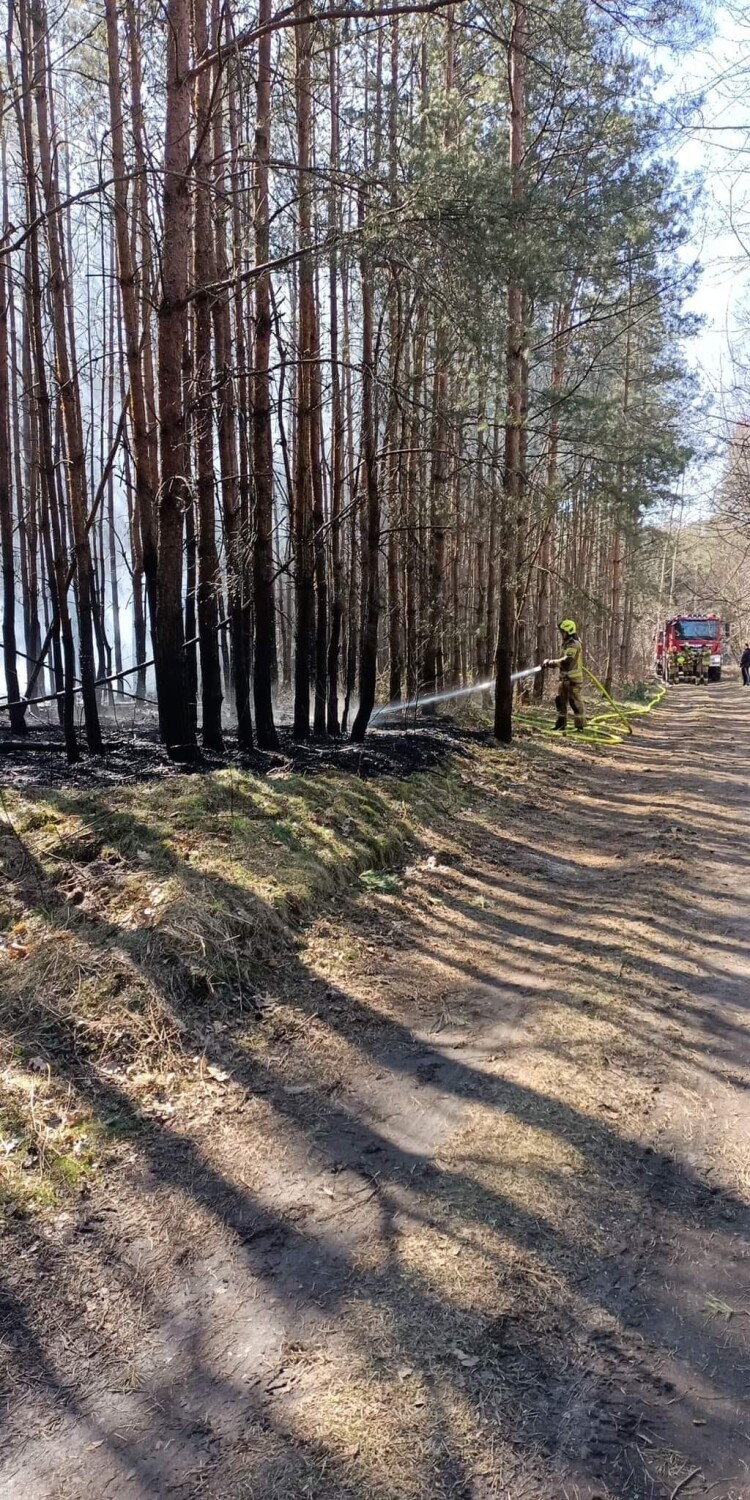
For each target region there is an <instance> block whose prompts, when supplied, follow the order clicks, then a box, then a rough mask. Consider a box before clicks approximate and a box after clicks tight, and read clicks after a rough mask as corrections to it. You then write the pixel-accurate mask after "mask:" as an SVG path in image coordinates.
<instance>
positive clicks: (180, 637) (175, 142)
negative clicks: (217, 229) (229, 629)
mask: <svg viewBox="0 0 750 1500" xmlns="http://www.w3.org/2000/svg"><path fill="white" fill-rule="evenodd" d="M166 46H167V78H166V119H165V140H164V181H163V192H162V214H163V233H162V287H161V302H160V304H159V342H158V370H159V419H160V431H161V444H160V450H161V451H160V458H161V482H160V487H159V553H158V573H157V587H156V663H157V671H156V685H157V696H158V700H159V722H160V726H161V733H162V738H163V739H164V741H165V743H166V745H167V748H168V750H169V753H170V755H172V756H174V757H175V759H193V758H194V756H195V734H194V727H193V716H192V713H191V709H190V705H189V702H188V691H187V688H188V684H187V675H186V664H185V631H184V621H183V605H182V581H183V565H182V550H183V541H184V529H185V528H184V516H185V511H186V509H187V506H188V505H189V504H190V503H191V497H190V494H189V492H188V487H187V484H186V474H187V426H186V414H185V407H184V401H183V389H182V360H183V350H184V347H185V337H186V332H187V290H188V268H189V263H190V184H189V177H188V172H189V163H190V83H189V79H188V65H189V61H190V10H189V5H188V0H168V6H167V35H166Z"/></svg>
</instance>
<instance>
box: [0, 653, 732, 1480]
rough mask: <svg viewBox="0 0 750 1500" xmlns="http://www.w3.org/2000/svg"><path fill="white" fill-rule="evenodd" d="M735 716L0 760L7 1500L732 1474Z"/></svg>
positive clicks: (714, 710) (704, 705)
mask: <svg viewBox="0 0 750 1500" xmlns="http://www.w3.org/2000/svg"><path fill="white" fill-rule="evenodd" d="M749 731H750V693H746V694H745V693H743V690H742V689H741V688H740V687H739V686H737V685H735V684H734V683H732V682H727V683H724V684H722V685H721V686H717V687H715V688H714V687H712V688H711V689H709V690H705V689H699V688H693V687H688V686H683V687H678V688H676V689H674V690H672V691H671V692H670V694H669V697H668V699H667V700H665V702H664V703H663V704H662V705H661V706H660V707H658V708H657V709H655V710H654V711H652V713H650V714H649V715H647V716H646V717H645V718H644V719H641V720H639V721H638V723H637V727H636V733H635V735H634V737H633V739H632V740H631V741H629V742H627V743H625V744H623V745H620V746H616V747H611V748H610V747H608V748H606V749H602V748H601V747H598V746H597V747H593V746H590V745H585V744H581V743H577V742H575V741H573V740H572V739H571V740H565V741H563V742H557V741H553V740H547V739H530V740H523V741H522V742H520V744H519V745H518V746H517V747H516V748H515V749H514V750H513V751H512V752H503V751H501V750H499V749H497V748H493V747H491V746H489V745H484V744H482V743H480V742H479V741H478V740H477V739H476V738H474V737H472V736H464V737H463V738H462V737H459V738H458V739H457V741H456V743H455V746H454V748H453V749H452V750H451V752H450V754H449V756H448V757H447V759H443V760H439V759H437V758H433V759H434V763H431V764H430V765H427V766H426V767H423V768H422V769H421V770H420V771H419V774H417V775H414V776H411V777H409V776H407V777H404V776H398V775H395V774H393V769H394V768H393V767H392V766H391V767H390V774H386V775H384V776H383V777H381V778H379V779H375V780H369V781H363V780H361V779H358V778H356V777H354V776H352V775H351V773H349V772H346V773H345V772H342V771H341V770H338V769H336V768H335V767H327V768H325V769H324V770H323V771H321V773H320V774H315V775H313V774H302V773H301V772H300V771H299V770H297V771H294V770H293V769H292V770H290V769H289V768H288V767H287V768H286V769H284V767H283V766H279V767H278V768H277V772H276V774H275V775H274V774H273V773H272V774H271V775H266V776H265V777H254V776H249V775H245V774H244V773H240V772H238V771H236V770H235V769H233V768H229V769H224V770H221V771H218V772H215V773H213V774H211V775H206V776H198V777H183V778H175V777H171V776H170V777H164V776H161V775H159V776H154V777H152V778H151V779H150V780H146V781H141V782H133V783H125V784H123V785H116V784H110V783H107V784H106V785H105V786H96V785H93V784H86V783H85V778H84V780H83V781H81V782H80V783H75V784H73V785H72V786H71V787H68V788H66V787H65V785H64V784H62V783H61V784H60V785H59V786H58V787H57V788H54V787H52V788H50V787H49V786H44V785H41V784H39V782H38V780H36V781H35V779H34V777H33V776H32V777H30V778H27V779H26V781H25V782H24V781H21V782H19V781H18V779H17V778H16V781H15V784H14V786H13V788H12V789H11V790H8V791H7V792H6V794H5V796H4V802H3V815H2V816H0V825H1V826H0V856H1V857H2V862H3V866H2V867H3V873H4V875H5V884H4V886H3V889H2V890H1V891H0V919H2V920H1V921H0V926H2V925H3V924H4V927H5V938H4V951H3V953H2V954H0V1026H1V1031H0V1044H1V1045H2V1049H3V1050H2V1053H1V1054H0V1068H2V1070H3V1071H2V1072H1V1073H0V1083H1V1084H2V1090H3V1092H2V1095H0V1156H4V1161H5V1165H4V1167H3V1168H2V1169H0V1171H2V1173H3V1175H2V1176H0V1212H1V1213H2V1215H3V1224H2V1227H3V1230H4V1253H3V1258H2V1266H1V1268H0V1339H1V1342H0V1354H2V1355H3V1357H4V1369H3V1373H2V1382H3V1383H2V1387H1V1390H2V1404H1V1405H0V1425H1V1430H2V1443H1V1444H0V1496H2V1497H3V1500H42V1497H44V1500H53V1497H54V1500H104V1497H113V1500H140V1497H146V1496H148V1497H154V1496H175V1497H177V1500H187V1497H193V1496H196V1497H197V1496H201V1497H202V1496H207V1497H214V1500H219V1497H221V1500H235V1497H236V1500H240V1497H243V1500H302V1497H305V1496H310V1497H315V1500H448V1497H457V1500H458V1497H461V1500H495V1497H507V1500H562V1497H565V1500H595V1497H598V1500H625V1497H643V1500H646V1497H648V1500H676V1497H678V1496H679V1497H681V1500H693V1497H695V1496H699V1495H709V1496H711V1497H712V1500H750V1417H749V1416H748V1407H747V1396H748V1391H749V1390H750V1093H749V1092H748V1091H749V1090H750V855H749V854H748V849H749V848H750V844H749V843H748V835H750V796H749V792H750V771H749V769H748V733H749ZM386 769H388V768H386ZM9 779H10V778H8V777H7V776H6V778H5V784H6V786H7V785H8V782H9Z"/></svg>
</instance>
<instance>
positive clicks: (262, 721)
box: [253, 0, 279, 750]
mask: <svg viewBox="0 0 750 1500" xmlns="http://www.w3.org/2000/svg"><path fill="white" fill-rule="evenodd" d="M270 19H271V0H260V8H259V11H258V24H259V26H261V27H262V26H264V25H266V26H267V25H268V23H269V21H270ZM271 76H272V75H271V33H270V31H268V32H266V35H265V36H262V37H261V39H260V42H259V44H258V75H257V84H256V98H257V109H256V122H255V259H256V261H257V263H258V264H259V265H264V264H265V263H266V262H267V261H268V260H269V259H270V240H269V221H268V214H269V202H268V162H269V156H270V149H271ZM269 283H270V273H265V274H263V275H261V276H259V277H258V279H257V282H256V286H255V378H254V382H253V468H254V478H255V544H254V548H253V589H254V598H255V663H254V674H253V693H254V698H255V729H256V733H257V736H258V744H259V745H260V746H261V747H262V748H263V749H264V750H276V749H278V745H279V737H278V735H277V733H276V726H275V724H274V719H273V695H272V687H273V683H272V677H273V658H274V651H275V643H276V631H275V603H274V593H273V438H272V432H271V387H270V378H269V366H270V353H271V292H270V285H269Z"/></svg>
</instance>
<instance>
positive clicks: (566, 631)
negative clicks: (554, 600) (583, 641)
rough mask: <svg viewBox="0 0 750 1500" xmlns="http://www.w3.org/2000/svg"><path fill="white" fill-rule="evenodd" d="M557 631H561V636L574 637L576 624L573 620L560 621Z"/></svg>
mask: <svg viewBox="0 0 750 1500" xmlns="http://www.w3.org/2000/svg"><path fill="white" fill-rule="evenodd" d="M559 629H560V630H561V631H562V633H563V635H575V634H576V622H575V620H561V621H560V625H559Z"/></svg>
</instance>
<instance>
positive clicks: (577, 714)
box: [555, 677, 585, 729]
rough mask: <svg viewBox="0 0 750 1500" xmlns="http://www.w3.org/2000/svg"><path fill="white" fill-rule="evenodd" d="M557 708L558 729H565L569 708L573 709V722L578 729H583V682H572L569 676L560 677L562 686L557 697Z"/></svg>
mask: <svg viewBox="0 0 750 1500" xmlns="http://www.w3.org/2000/svg"><path fill="white" fill-rule="evenodd" d="M555 708H556V709H557V724H556V726H555V727H556V728H557V729H564V728H565V726H566V724H567V722H568V709H569V708H570V709H572V711H573V722H574V724H575V726H576V729H583V727H584V722H585V721H584V717H583V683H582V682H571V681H570V680H569V678H567V677H561V678H560V686H559V688H558V690H557V697H556V698H555Z"/></svg>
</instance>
